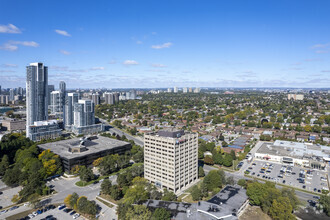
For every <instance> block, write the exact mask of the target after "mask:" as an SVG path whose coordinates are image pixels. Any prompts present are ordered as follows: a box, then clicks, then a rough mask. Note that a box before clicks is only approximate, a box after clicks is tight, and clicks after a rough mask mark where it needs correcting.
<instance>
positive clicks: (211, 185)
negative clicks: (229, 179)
mask: <svg viewBox="0 0 330 220" xmlns="http://www.w3.org/2000/svg"><path fill="white" fill-rule="evenodd" d="M203 183H204V184H205V185H206V188H207V190H208V191H213V190H214V189H215V188H221V187H222V185H223V184H225V173H224V172H223V170H211V171H210V172H209V173H208V174H207V175H206V176H205V178H204V180H203Z"/></svg>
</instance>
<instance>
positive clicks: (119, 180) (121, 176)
mask: <svg viewBox="0 0 330 220" xmlns="http://www.w3.org/2000/svg"><path fill="white" fill-rule="evenodd" d="M126 175H127V172H125V173H120V174H118V176H117V183H118V185H119V186H120V187H124V186H129V185H130V182H128V181H127V178H126Z"/></svg>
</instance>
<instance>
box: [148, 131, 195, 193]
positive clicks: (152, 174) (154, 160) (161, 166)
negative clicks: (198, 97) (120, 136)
mask: <svg viewBox="0 0 330 220" xmlns="http://www.w3.org/2000/svg"><path fill="white" fill-rule="evenodd" d="M197 154H198V134H195V133H188V132H187V133H185V132H184V131H182V130H172V129H170V130H160V131H158V132H157V133H149V134H145V135H144V177H145V178H146V179H147V180H149V181H150V182H151V183H154V184H155V185H156V186H158V187H160V188H162V189H164V188H165V189H169V190H172V191H174V192H175V193H177V192H179V191H182V190H184V189H186V188H188V187H189V186H191V185H192V184H193V183H194V182H195V181H197V179H198V156H197Z"/></svg>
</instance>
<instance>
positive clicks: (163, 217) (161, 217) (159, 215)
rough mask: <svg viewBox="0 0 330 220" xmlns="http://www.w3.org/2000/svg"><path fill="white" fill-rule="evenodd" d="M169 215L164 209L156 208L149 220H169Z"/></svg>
mask: <svg viewBox="0 0 330 220" xmlns="http://www.w3.org/2000/svg"><path fill="white" fill-rule="evenodd" d="M169 219H171V213H170V212H169V211H167V210H166V209H165V208H157V209H156V210H155V211H154V213H153V214H152V216H151V220H169Z"/></svg>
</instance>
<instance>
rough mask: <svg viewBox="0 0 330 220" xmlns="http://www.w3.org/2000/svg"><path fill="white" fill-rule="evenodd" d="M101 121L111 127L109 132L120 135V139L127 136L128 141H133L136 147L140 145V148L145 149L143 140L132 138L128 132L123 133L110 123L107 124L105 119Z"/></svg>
mask: <svg viewBox="0 0 330 220" xmlns="http://www.w3.org/2000/svg"><path fill="white" fill-rule="evenodd" d="M100 121H101V122H102V123H104V124H105V125H106V126H109V127H110V129H109V131H110V132H111V133H115V134H117V135H119V136H120V137H121V136H123V135H125V136H126V138H127V139H128V140H133V141H134V142H135V144H136V145H139V146H141V147H143V140H141V139H139V138H137V137H134V136H132V135H130V134H128V133H126V132H123V131H121V130H119V129H118V128H115V127H113V126H112V125H110V124H109V122H107V121H106V120H104V119H101V118H100Z"/></svg>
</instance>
